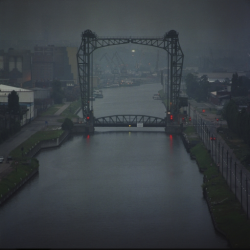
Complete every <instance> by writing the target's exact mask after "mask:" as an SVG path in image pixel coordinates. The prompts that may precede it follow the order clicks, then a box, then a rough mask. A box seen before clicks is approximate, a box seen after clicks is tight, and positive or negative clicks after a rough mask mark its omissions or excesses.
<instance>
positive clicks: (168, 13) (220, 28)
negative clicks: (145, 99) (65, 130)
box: [0, 0, 250, 52]
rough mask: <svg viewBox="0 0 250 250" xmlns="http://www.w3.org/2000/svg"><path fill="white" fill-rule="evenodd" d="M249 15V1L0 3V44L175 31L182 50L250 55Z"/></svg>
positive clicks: (59, 0)
mask: <svg viewBox="0 0 250 250" xmlns="http://www.w3.org/2000/svg"><path fill="white" fill-rule="evenodd" d="M249 13H250V1H248V0H219V1H218V0H0V40H10V41H17V40H23V41H27V40H34V41H35V40H48V41H49V42H52V41H67V42H69V43H71V44H74V45H77V44H78V45H80V42H81V33H82V32H83V31H84V30H86V29H91V30H92V31H93V32H96V34H97V35H99V36H163V35H164V34H165V33H166V32H168V31H169V30H171V29H175V30H176V31H177V32H179V39H180V44H181V47H182V48H183V50H201V51H209V49H211V50H213V51H216V50H218V49H221V50H229V51H230V50H236V51H238V50H239V51H248V50H249V52H250V32H249V25H250V14H249ZM0 44H1V42H0ZM0 49H1V48H0Z"/></svg>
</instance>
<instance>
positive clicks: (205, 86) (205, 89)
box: [185, 73, 210, 102]
mask: <svg viewBox="0 0 250 250" xmlns="http://www.w3.org/2000/svg"><path fill="white" fill-rule="evenodd" d="M185 82H186V91H187V95H188V96H189V97H191V98H193V99H195V100H196V101H198V102H201V101H207V99H208V93H209V88H210V86H209V81H208V77H207V75H203V76H201V77H198V76H197V75H195V74H192V73H189V74H188V75H187V76H186V78H185Z"/></svg>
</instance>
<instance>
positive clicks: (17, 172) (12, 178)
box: [0, 158, 39, 198]
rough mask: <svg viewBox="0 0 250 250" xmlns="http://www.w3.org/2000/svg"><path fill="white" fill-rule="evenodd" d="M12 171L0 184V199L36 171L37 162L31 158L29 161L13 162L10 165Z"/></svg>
mask: <svg viewBox="0 0 250 250" xmlns="http://www.w3.org/2000/svg"><path fill="white" fill-rule="evenodd" d="M11 167H12V168H13V171H12V172H11V173H10V174H8V175H7V176H5V177H4V178H3V179H2V180H1V182H0V198H1V197H2V196H4V195H5V194H7V193H8V192H9V191H11V190H12V189H14V188H15V187H16V186H17V185H18V184H19V183H20V182H21V181H22V180H23V179H25V178H26V177H27V176H28V175H29V174H30V173H32V171H34V170H35V169H38V167H39V162H38V160H37V159H35V158H32V159H30V160H29V161H26V160H22V161H18V163H17V164H16V161H13V162H12V164H11Z"/></svg>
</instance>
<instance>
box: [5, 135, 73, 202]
mask: <svg viewBox="0 0 250 250" xmlns="http://www.w3.org/2000/svg"><path fill="white" fill-rule="evenodd" d="M44 133H46V132H44ZM69 135H70V133H69V132H68V131H64V132H63V133H62V134H61V135H60V136H59V137H57V138H54V139H49V140H42V141H38V142H37V143H36V144H34V145H32V146H31V147H30V148H28V149H25V152H23V147H24V146H23V145H26V144H25V142H24V144H21V145H20V146H19V148H17V149H16V151H22V155H23V157H21V158H16V160H14V161H13V162H12V163H11V165H10V167H9V168H10V169H11V172H10V173H9V174H6V175H5V176H3V177H2V178H1V182H0V191H1V194H0V205H2V204H3V203H4V202H5V201H7V199H8V198H10V197H11V196H12V195H13V194H15V193H16V192H17V191H18V190H19V189H21V188H22V186H23V185H25V184H26V182H27V181H28V180H30V179H31V178H32V177H33V176H34V175H35V174H38V173H39V162H38V161H37V159H32V158H33V157H34V156H36V155H37V154H38V153H39V152H40V151H41V150H45V149H50V148H55V147H59V146H61V144H62V143H63V142H64V141H65V140H66V139H67V138H68V137H69ZM28 140H29V139H28ZM28 140H27V141H28ZM20 149H21V150H20ZM13 154H14V152H13ZM32 161H35V163H34V162H32ZM23 165H26V166H28V167H29V168H30V169H29V168H28V167H27V168H26V169H25V170H24V171H25V173H24V172H23V173H16V172H17V171H19V170H21V168H23ZM33 165H34V166H33ZM4 182H5V183H4ZM12 183H14V186H13V185H12ZM3 185H4V187H5V188H3Z"/></svg>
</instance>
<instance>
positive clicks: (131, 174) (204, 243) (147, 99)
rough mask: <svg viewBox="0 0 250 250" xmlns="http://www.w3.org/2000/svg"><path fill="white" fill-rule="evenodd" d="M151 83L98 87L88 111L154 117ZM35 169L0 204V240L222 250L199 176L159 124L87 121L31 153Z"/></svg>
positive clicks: (160, 111)
mask: <svg viewBox="0 0 250 250" xmlns="http://www.w3.org/2000/svg"><path fill="white" fill-rule="evenodd" d="M159 89H161V85H160V84H145V85H141V86H135V87H123V88H112V89H111V88H110V89H104V90H103V95H104V98H103V99H96V100H95V101H94V102H93V106H94V115H95V116H96V117H100V116H105V115H118V114H140V115H143V114H145V115H152V116H158V117H164V115H165V109H164V106H163V104H162V103H161V101H158V100H153V98H152V96H153V94H155V93H157V91H158V90H159ZM37 158H38V160H39V162H40V171H39V175H37V176H36V177H34V178H33V179H32V180H31V181H30V182H29V183H28V184H27V185H25V186H24V187H23V188H22V189H21V191H20V192H18V193H17V194H16V195H15V196H14V197H12V198H11V199H10V200H9V201H8V202H6V203H5V204H4V205H3V206H2V207H1V208H0V222H1V223H0V248H17V247H18V248H227V246H228V245H227V241H226V240H225V239H223V238H222V237H221V236H219V235H218V234H217V233H216V231H215V230H214V227H213V224H212V220H211V217H210V214H209V210H208V207H207V204H206V201H205V200H204V198H203V195H202V188H201V185H202V179H203V175H202V174H200V173H199V171H198V167H197V165H196V163H195V161H192V160H191V159H190V156H189V154H188V153H187V152H186V150H185V148H184V146H183V143H182V141H181V139H180V137H179V136H174V135H173V136H171V135H166V134H165V133H164V129H163V128H96V131H95V134H94V135H90V136H82V135H75V136H72V137H71V138H70V139H69V140H67V141H66V142H65V143H64V144H63V145H62V146H61V147H60V148H56V149H53V150H46V151H43V152H41V153H40V154H39V155H38V156H37Z"/></svg>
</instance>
